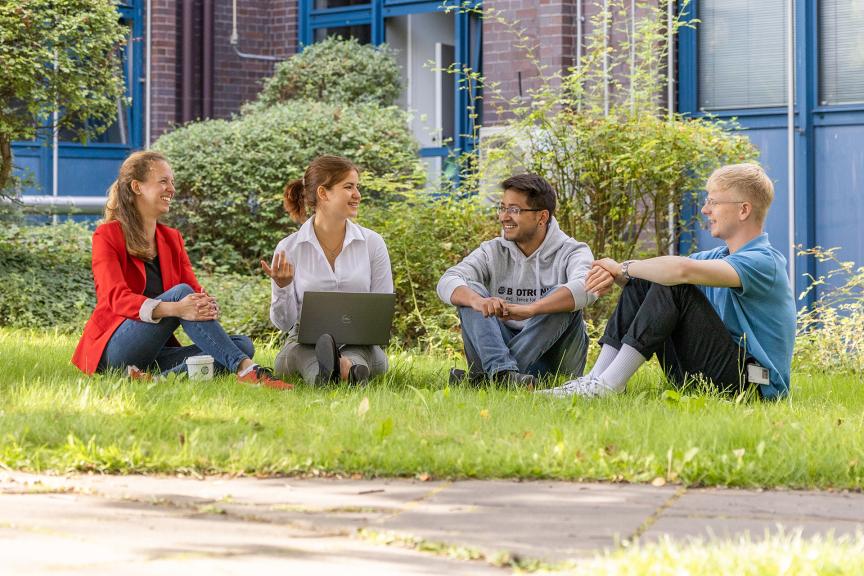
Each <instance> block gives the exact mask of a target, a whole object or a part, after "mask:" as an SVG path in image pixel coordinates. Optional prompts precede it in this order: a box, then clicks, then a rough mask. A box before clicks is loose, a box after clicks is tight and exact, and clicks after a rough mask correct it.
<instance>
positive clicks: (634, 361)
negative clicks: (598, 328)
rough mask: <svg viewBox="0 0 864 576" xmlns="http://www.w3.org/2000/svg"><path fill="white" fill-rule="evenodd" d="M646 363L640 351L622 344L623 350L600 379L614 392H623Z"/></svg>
mask: <svg viewBox="0 0 864 576" xmlns="http://www.w3.org/2000/svg"><path fill="white" fill-rule="evenodd" d="M646 361H647V359H646V358H645V357H644V356H642V354H640V353H639V351H638V350H636V349H635V348H633V347H632V346H628V345H627V344H622V345H621V350H619V351H618V354H616V355H615V359H614V360H612V363H611V364H609V366H608V367H607V368H606V370H604V371H603V373H602V374H600V379H601V380H602V381H603V383H604V384H606V386H608V387H609V388H611V389H612V390H614V391H616V392H621V391H622V390H624V387H625V386H627V381H628V380H630V378H631V377H632V376H633V375H634V374H635V373H636V371H637V370H638V369H639V367H640V366H642V364H644V363H645V362H646Z"/></svg>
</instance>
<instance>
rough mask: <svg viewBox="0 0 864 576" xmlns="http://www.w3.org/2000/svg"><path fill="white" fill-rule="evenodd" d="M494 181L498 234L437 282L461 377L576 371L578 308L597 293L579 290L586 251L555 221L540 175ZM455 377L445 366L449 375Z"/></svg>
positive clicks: (514, 378)
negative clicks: (455, 332)
mask: <svg viewBox="0 0 864 576" xmlns="http://www.w3.org/2000/svg"><path fill="white" fill-rule="evenodd" d="M501 188H502V189H503V194H502V196H501V202H500V204H499V205H498V220H499V221H500V222H501V227H502V231H501V236H500V237H498V238H495V239H494V240H489V241H488V242H483V243H482V244H481V245H480V247H479V248H477V249H476V250H474V251H473V252H472V253H471V254H469V255H468V256H467V257H466V258H465V259H464V260H462V262H460V263H459V264H457V265H456V266H453V267H452V268H450V269H448V270H447V271H446V272H445V273H444V275H443V276H442V277H441V280H439V282H438V297H439V298H441V300H443V301H444V302H446V303H448V304H453V305H454V306H456V307H457V309H458V311H459V318H460V320H461V322H462V340H463V343H464V345H465V356H466V358H467V360H468V367H469V377H470V378H471V379H472V380H475V381H476V380H480V379H483V378H489V379H491V380H494V381H501V382H507V383H512V384H518V385H526V386H529V385H533V384H534V383H535V378H536V377H541V376H544V375H548V374H555V373H562V374H570V375H579V374H582V371H583V369H584V367H585V355H586V352H587V349H588V338H587V335H586V332H585V322H584V321H583V319H582V309H583V308H584V307H585V306H587V305H589V304H592V303H593V302H594V301H595V300H596V299H597V296H596V295H595V294H592V293H588V292H586V291H585V278H586V276H587V274H588V272H589V271H590V270H591V265H592V263H593V261H594V256H593V255H592V254H591V250H590V249H589V248H588V246H587V245H586V244H584V243H583V242H577V241H576V240H574V239H573V238H570V237H569V236H567V235H566V234H565V233H564V232H562V231H561V229H560V228H559V227H558V223H557V222H556V221H555V218H554V215H555V205H556V198H555V191H554V190H553V189H552V186H550V185H549V183H548V182H547V181H546V180H544V179H543V178H541V177H540V176H537V175H534V174H520V175H518V176H513V177H511V178H508V179H507V180H505V181H504V182H502V183H501ZM463 376H464V373H462V372H461V371H456V370H454V371H451V380H458V379H460V378H461V377H463Z"/></svg>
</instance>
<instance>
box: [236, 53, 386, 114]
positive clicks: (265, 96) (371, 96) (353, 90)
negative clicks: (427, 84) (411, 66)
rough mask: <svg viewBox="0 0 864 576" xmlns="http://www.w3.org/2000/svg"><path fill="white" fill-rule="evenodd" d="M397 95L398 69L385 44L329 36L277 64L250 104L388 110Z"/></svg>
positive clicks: (256, 105)
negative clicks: (310, 103) (344, 105)
mask: <svg viewBox="0 0 864 576" xmlns="http://www.w3.org/2000/svg"><path fill="white" fill-rule="evenodd" d="M401 91H402V86H401V82H400V78H399V65H398V64H397V63H396V59H395V58H394V57H393V52H392V51H391V50H390V48H389V47H388V46H387V45H383V46H377V47H376V46H371V45H369V44H360V43H359V42H358V41H357V40H355V39H354V38H351V39H350V40H343V39H341V38H339V37H331V38H328V39H326V40H324V41H322V42H316V43H315V44H310V45H309V46H307V47H306V48H305V49H304V50H303V51H302V52H301V53H299V54H297V55H296V56H294V57H292V58H289V59H288V60H286V61H284V62H281V63H280V64H278V65H277V66H276V71H275V73H274V74H273V76H272V77H271V78H270V79H268V80H267V81H266V82H265V84H264V88H263V90H262V91H261V94H260V96H259V97H258V101H257V102H255V103H254V104H252V105H251V106H252V108H258V107H260V106H265V107H266V106H272V105H274V104H277V103H279V102H284V101H286V100H312V101H316V102H331V103H340V102H341V103H355V102H356V103H360V102H369V103H373V104H380V105H383V106H390V105H392V104H393V103H394V102H395V101H396V98H398V97H399V94H400V93H401Z"/></svg>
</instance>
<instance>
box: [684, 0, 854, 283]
mask: <svg viewBox="0 0 864 576" xmlns="http://www.w3.org/2000/svg"><path fill="white" fill-rule="evenodd" d="M701 2H702V0H692V1H691V3H690V5H689V7H688V12H689V14H688V15H687V18H691V19H692V18H698V19H699V20H701V21H703V22H704V20H705V18H706V14H704V13H703V12H701V11H700V3H701ZM820 4H823V3H820V2H818V1H817V0H795V2H794V12H795V28H794V58H795V60H794V62H795V64H794V78H795V92H794V94H795V108H794V115H793V119H794V129H795V132H794V145H795V152H794V190H795V217H794V229H793V230H794V242H795V244H796V245H800V246H805V247H812V246H817V245H820V246H824V247H832V246H842V247H843V250H842V251H841V258H843V259H847V260H855V261H857V262H858V264H859V265H860V264H861V263H864V235H862V234H861V233H860V225H859V222H860V221H861V220H862V218H864V180H862V178H861V177H860V175H859V172H860V166H862V165H864V104H835V105H823V104H820V103H819V101H818V100H817V95H819V94H820V93H824V90H823V88H824V87H821V86H820V78H823V77H824V71H823V70H820V64H821V62H820V60H825V57H826V53H821V52H820V50H822V51H823V52H824V50H823V47H822V46H821V39H820V24H822V31H823V32H822V33H824V30H825V29H826V27H825V26H824V24H825V22H820V18H824V17H829V16H830V15H827V13H826V12H825V10H826V5H821V6H820ZM829 4H831V5H832V6H835V5H838V4H840V5H845V6H846V8H847V9H851V7H852V6H854V5H860V1H859V0H837V1H833V2H830V3H829ZM841 8H843V6H841ZM679 9H680V4H679ZM699 26H701V24H697V25H696V28H695V29H684V30H682V32H681V34H680V37H679V43H678V81H679V91H678V109H679V111H680V112H682V113H685V114H690V115H692V116H703V115H705V114H706V112H705V111H704V110H701V109H700V107H699V104H698V103H699V102H700V101H701V100H702V99H700V97H699V92H698V90H699V84H700V73H702V72H700V70H699V60H700V59H699V53H698V50H699V45H700V42H699V33H700V32H699ZM826 40H829V39H827V38H826ZM835 40H836V39H835ZM828 45H829V46H831V44H830V42H829V43H828ZM820 54H821V56H822V58H820ZM753 57H755V58H758V57H759V55H758V54H754V55H753ZM844 64H846V65H848V62H845V63H844ZM861 68H862V69H861V70H860V71H859V75H864V64H862V65H861ZM847 78H849V81H855V78H856V77H855V75H852V74H847ZM832 88H833V89H835V90H836V87H832ZM710 113H711V114H712V115H714V116H717V117H719V118H721V119H729V118H737V120H738V123H739V124H740V125H741V127H742V129H743V133H744V134H746V135H747V136H748V137H749V138H750V140H751V141H752V142H753V143H754V144H755V145H756V146H757V147H758V148H759V149H760V152H761V156H760V162H761V163H762V164H763V165H765V166H766V169H767V171H768V174H769V176H771V178H772V179H773V180H774V182H775V201H774V205H773V207H772V209H771V212H770V213H769V219H768V222H767V226H766V228H767V231H768V234H769V236H770V237H771V238H772V240H773V243H774V245H775V246H776V247H777V248H778V249H780V250H781V251H782V252H784V253H785V254H786V255H787V258H788V257H790V254H789V253H790V252H791V251H792V250H791V245H790V243H789V242H788V238H790V235H789V229H788V216H789V214H788V211H787V203H788V190H789V182H788V175H787V174H788V160H787V146H786V138H787V108H786V107H785V106H783V107H763V108H738V109H712V110H711V111H710ZM694 236H695V242H696V243H697V244H698V245H699V247H700V248H701V247H706V246H710V245H711V244H712V240H711V239H710V237H708V236H707V235H706V234H704V233H702V232H699V231H697V232H696V233H695V235H694ZM683 248H686V246H684V247H683ZM791 257H794V258H795V268H796V278H795V280H796V294H797V293H800V291H802V290H803V289H804V288H805V287H806V285H807V281H806V279H805V277H804V275H805V274H810V275H818V274H823V273H825V272H826V271H827V270H826V269H825V268H823V267H822V266H823V264H821V263H817V262H815V261H814V260H813V259H812V258H806V257H802V256H791Z"/></svg>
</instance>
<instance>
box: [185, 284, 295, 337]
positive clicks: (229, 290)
mask: <svg viewBox="0 0 864 576" xmlns="http://www.w3.org/2000/svg"><path fill="white" fill-rule="evenodd" d="M198 282H199V283H200V284H201V286H202V287H203V288H204V289H205V290H206V291H207V292H208V293H209V294H211V295H212V296H214V297H215V298H216V300H217V301H218V302H219V308H220V309H221V311H222V312H221V313H222V317H221V319H220V322H221V323H222V327H223V328H225V331H226V332H228V333H229V334H245V335H246V336H249V337H250V338H253V339H255V340H258V341H264V342H273V341H275V340H276V339H277V338H278V336H279V330H278V329H277V328H276V327H274V326H273V325H272V324H271V323H270V279H269V278H266V277H264V276H263V275H261V276H245V275H242V274H207V273H201V274H198Z"/></svg>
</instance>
